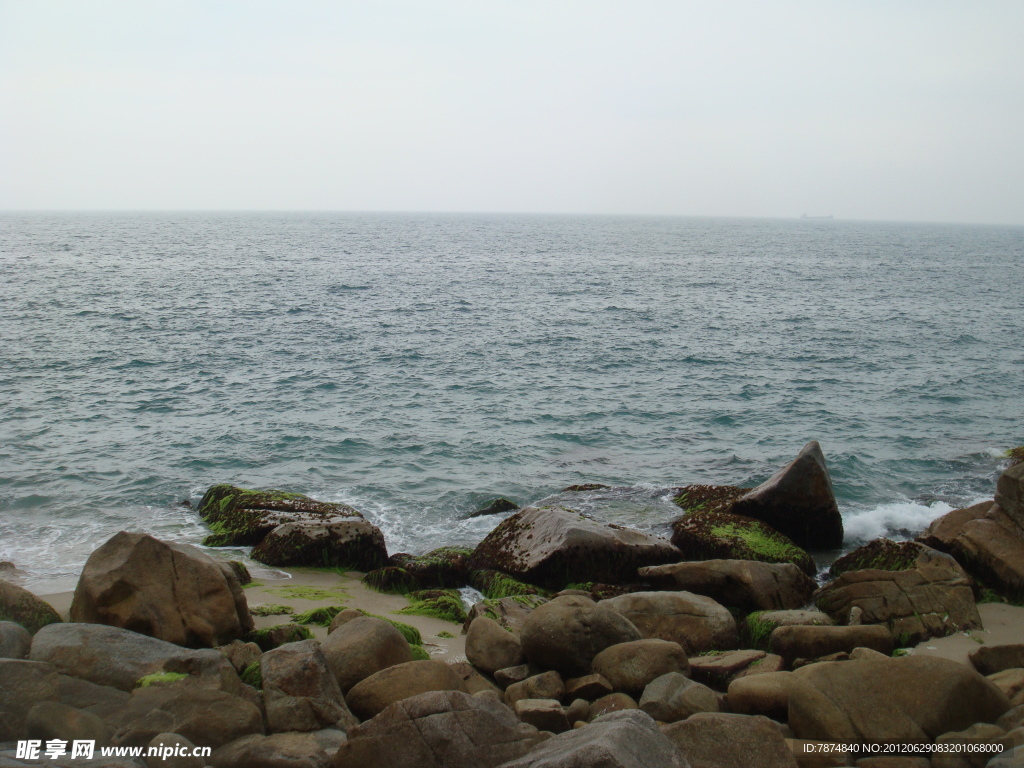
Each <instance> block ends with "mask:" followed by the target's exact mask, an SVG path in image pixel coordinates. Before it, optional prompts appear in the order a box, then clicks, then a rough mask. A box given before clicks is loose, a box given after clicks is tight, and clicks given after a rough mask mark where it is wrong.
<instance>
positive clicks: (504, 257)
mask: <svg viewBox="0 0 1024 768" xmlns="http://www.w3.org/2000/svg"><path fill="white" fill-rule="evenodd" d="M0 270H2V274H3V281H2V284H3V288H2V307H0V393H2V397H0V560H9V561H12V562H14V563H15V564H16V565H17V566H18V568H20V569H21V571H22V578H23V580H24V582H25V583H26V584H27V585H28V586H30V587H31V588H33V589H36V590H37V591H47V590H52V589H60V588H68V587H70V586H72V585H73V584H74V580H75V577H76V575H77V572H78V570H79V569H80V568H81V565H82V563H84V561H85V559H86V557H87V556H88V554H89V552H90V551H92V549H94V548H95V547H96V546H98V545H99V544H100V543H102V542H103V541H105V540H106V539H107V538H108V537H109V536H110V535H112V534H113V533H115V532H116V531H118V530H122V529H125V530H142V531H149V532H152V533H154V534H155V535H158V536H161V537H164V538H169V539H174V540H182V541H190V542H198V541H199V540H200V539H201V537H202V536H203V533H204V528H203V526H202V524H201V523H200V522H199V521H198V519H197V517H196V514H195V513H194V512H193V511H191V510H189V509H187V508H185V507H184V506H181V505H180V502H181V501H182V500H184V499H189V500H191V501H192V502H193V503H195V502H196V501H197V500H198V498H199V497H200V496H201V495H202V493H203V491H204V490H205V489H206V487H208V486H209V485H211V484H213V483H221V482H232V483H237V484H240V485H245V486H253V487H279V488H287V489H290V490H294V491H300V492H304V493H308V494H310V495H312V496H315V497H317V498H323V499H328V500H337V501H345V502H348V503H350V504H352V505H354V506H355V507H357V508H358V509H360V510H362V511H363V512H364V513H365V514H366V515H367V516H368V517H369V518H371V519H372V520H374V521H375V522H376V523H378V524H379V525H380V526H381V527H382V529H383V531H384V533H385V536H386V538H387V541H388V547H389V550H390V551H392V552H395V551H411V552H418V551H424V550H426V549H429V548H432V547H434V546H438V545H441V544H448V543H465V544H472V543H475V542H476V541H478V540H479V539H480V538H482V537H483V536H484V535H486V533H487V532H488V530H490V528H491V527H492V526H493V525H495V524H496V523H497V519H496V518H475V519H467V514H468V513H469V512H471V511H472V510H474V509H476V508H478V507H479V506H482V505H483V503H485V502H486V501H488V500H489V499H490V498H492V497H494V496H496V495H503V496H507V497H509V498H511V499H513V500H515V501H517V502H518V503H520V504H526V503H529V502H533V501H536V500H539V499H542V498H545V497H547V496H549V495H551V494H553V493H557V492H558V491H559V490H560V489H561V488H563V487H565V486H567V485H569V484H574V483H582V482H599V483H605V484H608V485H611V486H615V488H614V489H613V490H611V491H602V492H597V493H592V494H586V495H584V497H583V498H576V499H574V501H575V502H576V503H579V504H582V505H583V506H586V507H587V508H590V509H592V510H594V511H595V512H596V513H599V514H601V515H603V516H605V517H607V518H609V519H615V520H616V521H618V522H624V523H627V524H629V525H635V526H638V527H642V528H649V529H654V530H664V529H665V526H666V525H667V523H668V521H669V520H671V518H672V516H673V514H674V511H673V508H672V507H671V505H670V504H669V503H668V501H667V498H666V494H667V491H666V488H667V487H670V486H677V485H683V484H687V483H697V482H699V483H735V484H755V483H757V482H760V481H762V480H764V479H765V478H767V477H768V476H769V475H770V474H771V473H772V472H773V471H774V470H775V469H777V468H778V467H779V466H781V465H782V464H784V463H785V462H787V461H788V460H790V459H791V458H792V457H793V456H794V455H795V454H796V452H797V451H798V450H799V449H800V447H801V446H802V445H803V444H804V443H805V442H806V441H807V440H810V439H817V440H819V441H820V442H821V445H822V448H823V450H824V452H825V455H826V457H827V460H828V462H829V467H830V470H831V473H832V478H833V482H834V485H835V489H836V493H837V496H838V499H839V503H840V508H841V510H842V512H843V515H844V519H845V525H846V531H847V546H848V547H849V546H853V545H855V544H856V543H857V542H858V541H863V540H867V539H870V538H872V537H875V536H878V535H883V534H887V533H888V534H890V535H896V536H909V535H912V534H913V533H914V532H916V531H919V530H920V529H921V528H923V527H924V526H925V525H926V524H927V523H928V522H929V521H930V520H931V519H933V518H934V517H937V516H938V515H940V514H942V513H943V512H945V511H948V510H949V509H953V508H955V507H957V506H961V505H964V504H967V503H970V502H972V501H975V500H977V499H980V498H984V497H991V495H992V489H993V482H994V479H995V477H996V476H997V475H998V473H999V471H1000V469H1001V468H1002V467H1003V466H1004V465H1005V460H1004V459H1002V458H1001V455H1002V452H1003V451H1005V449H1007V448H1009V447H1011V446H1013V445H1018V444H1021V443H1024V408H1022V407H1021V384H1022V382H1024V344H1022V343H1021V328H1022V325H1024V322H1022V321H1024V291H1022V289H1021V286H1022V285H1024V228H1019V227H1018V228H1013V227H1007V228H1001V227H982V226H953V225H925V224H898V223H868V222H844V221H800V220H791V221H786V220H729V219H705V218H655V217H584V216H540V215H521V216H517V215H454V214H453V215H427V214H422V215H417V214H355V213H352V214H328V213H311V214H299V213H294V214H269V213H223V214H217V213H166V214H164V213H123V214H121V213H118V214H99V213H96V214H69V213H60V214H42V213H33V214H16V213H6V214H0Z"/></svg>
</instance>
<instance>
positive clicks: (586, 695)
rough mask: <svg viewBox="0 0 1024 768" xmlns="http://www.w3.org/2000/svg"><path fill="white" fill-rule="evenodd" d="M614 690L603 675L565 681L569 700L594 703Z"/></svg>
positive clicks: (585, 676)
mask: <svg viewBox="0 0 1024 768" xmlns="http://www.w3.org/2000/svg"><path fill="white" fill-rule="evenodd" d="M613 690H614V689H613V688H612V684H611V683H610V682H609V681H608V680H607V678H605V677H602V676H601V675H584V676H583V677H574V678H572V679H570V680H566V681H565V696H566V698H568V699H585V700H586V701H594V700H596V699H600V698H601V697H602V696H607V695H608V694H609V693H611V692H612V691H613Z"/></svg>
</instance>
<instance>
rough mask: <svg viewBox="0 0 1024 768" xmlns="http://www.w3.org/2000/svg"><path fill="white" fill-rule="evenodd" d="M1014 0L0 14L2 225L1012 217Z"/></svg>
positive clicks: (1023, 174) (37, 4)
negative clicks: (128, 212) (378, 213)
mask: <svg viewBox="0 0 1024 768" xmlns="http://www.w3.org/2000/svg"><path fill="white" fill-rule="evenodd" d="M1022 41H1024V2H1021V0H985V1H984V2H972V1H968V0H964V1H963V2H944V1H943V0H903V1H902V2H892V1H891V0H887V1H885V2H882V1H881V0H879V1H877V2H875V1H873V0H849V1H848V2H842V1H836V2H830V1H829V0H814V1H813V2H811V1H808V2H787V1H786V0H774V1H773V2H767V1H766V0H757V2H728V1H724V0H723V1H722V2H699V3H698V2H680V1H678V0H677V1H675V2H672V1H669V0H666V1H665V2H642V1H639V2H638V1H637V0H633V1H631V2H624V1H623V2H600V1H599V0H585V1H582V2H559V1H558V0H545V1H544V2H539V1H538V2H533V1H531V0H515V2H512V1H509V0H506V1H505V2H494V1H491V2H486V1H484V0H474V1H472V2H471V1H469V0H467V1H466V2H448V1H444V0H441V1H436V2H428V1H426V0H413V1H410V2H381V1H378V0H369V1H367V0H362V1H361V2H339V1H335V2H306V1H303V0H289V1H288V2H285V1H284V0H280V1H279V2H259V1H258V0H244V1H241V0H240V1H238V2H231V1H229V0H221V1H220V2H218V1H216V0H203V1H202V2H170V1H161V0H155V1H153V2H139V0H132V1H131V2H100V1H98V0H67V2H53V1H52V0H20V1H10V0H0V209H275V210H284V209H300V210H416V211H537V212H566V213H575V212H578V213H642V214H680V215H725V216H783V217H791V216H799V215H800V214H802V213H808V214H811V215H827V214H833V215H835V216H836V217H837V218H856V219H895V220H910V221H956V222H994V223H1011V224H1024V42H1022Z"/></svg>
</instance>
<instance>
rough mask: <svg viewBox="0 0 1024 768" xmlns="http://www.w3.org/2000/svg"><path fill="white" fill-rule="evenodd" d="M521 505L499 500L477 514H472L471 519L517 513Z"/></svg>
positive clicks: (482, 508) (479, 510)
mask: <svg viewBox="0 0 1024 768" xmlns="http://www.w3.org/2000/svg"><path fill="white" fill-rule="evenodd" d="M517 509H519V505H518V504H516V503H515V502H512V501H509V500H508V499H502V498H497V499H495V500H494V501H492V502H491V503H489V504H487V505H486V506H484V507H481V508H480V509H478V510H477V511H476V512H471V513H470V514H469V516H470V517H483V516H485V515H500V514H502V513H504V512H515V511H516V510H517Z"/></svg>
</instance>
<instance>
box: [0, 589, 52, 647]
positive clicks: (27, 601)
mask: <svg viewBox="0 0 1024 768" xmlns="http://www.w3.org/2000/svg"><path fill="white" fill-rule="evenodd" d="M0 621H13V622H14V623H15V624H20V625H21V626H22V627H24V628H25V629H26V630H28V632H29V634H33V635H34V634H35V633H36V632H38V631H39V630H40V629H41V628H42V627H45V626H46V625H47V624H56V623H59V622H60V621H61V618H60V615H59V614H58V613H57V611H55V610H54V609H53V606H51V605H50V604H49V603H47V602H46V601H45V600H42V599H40V598H38V597H36V596H35V595H33V594H32V593H31V592H29V591H28V590H27V589H22V588H21V587H19V586H18V585H17V584H12V583H11V582H9V581H6V580H4V579H0Z"/></svg>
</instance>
